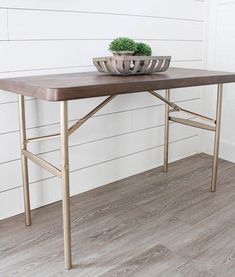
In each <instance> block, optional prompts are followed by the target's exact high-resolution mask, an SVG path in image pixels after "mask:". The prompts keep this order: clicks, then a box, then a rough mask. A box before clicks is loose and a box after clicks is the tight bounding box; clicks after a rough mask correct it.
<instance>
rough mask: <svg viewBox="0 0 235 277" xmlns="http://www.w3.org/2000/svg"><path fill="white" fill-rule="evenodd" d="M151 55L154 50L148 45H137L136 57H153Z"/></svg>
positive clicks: (138, 43) (140, 43) (139, 43)
mask: <svg viewBox="0 0 235 277" xmlns="http://www.w3.org/2000/svg"><path fill="white" fill-rule="evenodd" d="M151 54H152V49H151V47H150V46H149V45H148V44H146V43H143V42H137V43H136V51H135V55H136V56H151Z"/></svg>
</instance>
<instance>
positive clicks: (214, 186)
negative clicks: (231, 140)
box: [211, 84, 223, 192]
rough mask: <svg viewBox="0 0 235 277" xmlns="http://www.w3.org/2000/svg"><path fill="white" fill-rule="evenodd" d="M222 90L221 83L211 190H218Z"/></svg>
mask: <svg viewBox="0 0 235 277" xmlns="http://www.w3.org/2000/svg"><path fill="white" fill-rule="evenodd" d="M222 92H223V85H222V84H219V85H218V89H217V105H216V127H215V141H214V158H213V169H212V181H211V191H212V192H215V191H216V179H217V171H218V159H219V143H220V126H221V110H222Z"/></svg>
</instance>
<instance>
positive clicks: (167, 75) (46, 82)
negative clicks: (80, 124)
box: [0, 68, 235, 101]
mask: <svg viewBox="0 0 235 277" xmlns="http://www.w3.org/2000/svg"><path fill="white" fill-rule="evenodd" d="M232 82H235V73H230V72H218V71H209V70H199V69H183V68H169V69H168V70H167V71H166V72H163V73H156V74H152V75H136V76H110V75H108V74H103V73H99V72H83V73H68V74H57V75H44V76H34V77H20V78H8V79H0V89H2V90H6V91H11V92H15V93H18V94H22V95H25V96H33V97H35V98H39V99H44V100H48V101H64V100H72V99H80V98H89V97H97V96H105V95H116V94H124V93H134V92H141V91H147V90H159V89H169V88H180V87H191V86H203V85H212V84H220V83H232Z"/></svg>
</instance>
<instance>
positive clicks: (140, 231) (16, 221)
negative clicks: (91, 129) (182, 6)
mask: <svg viewBox="0 0 235 277" xmlns="http://www.w3.org/2000/svg"><path fill="white" fill-rule="evenodd" d="M211 163H212V160H211V157H209V156H207V155H204V154H199V155H194V156H191V157H189V158H186V159H183V160H180V161H177V162H175V163H172V164H171V165H170V166H169V173H167V174H165V173H163V172H162V169H161V168H156V169H153V170H150V171H147V172H144V173H141V174H138V175H135V176H133V177H129V178H127V179H124V180H121V181H118V182H115V183H112V184H109V185H106V186H103V187H100V188H98V189H94V190H92V191H89V192H86V193H83V194H80V195H78V196H75V197H72V199H71V202H72V203H71V211H72V242H73V264H74V267H73V269H72V270H71V271H65V270H64V263H63V232H62V216H61V203H60V202H58V203H55V204H52V205H48V206H46V207H43V208H40V209H37V210H34V211H33V212H32V215H33V225H32V226H31V227H25V226H24V223H23V215H19V216H16V217H13V218H10V219H7V220H4V221H2V222H1V223H0V276H1V277H6V276H19V277H28V276H30V277H31V276H32V277H36V276H42V277H47V276H48V277H50V276H68V277H70V276H78V277H80V276H81V277H83V276H86V277H89V276H92V277H96V276H103V277H109V276H110V277H111V276H123V277H125V276H135V277H139V276H141V277H142V276H143V277H145V276H150V277H151V276H154V277H157V276H161V277H164V276H172V277H178V276H186V277H194V276H197V277H202V276H219V277H223V276H225V277H230V276H231V277H234V276H235V165H234V164H232V163H229V162H226V161H223V160H220V163H219V174H218V190H217V192H216V193H211V192H210V191H209V186H210V177H211ZM78 183H79V182H78ZM78 185H79V184H78Z"/></svg>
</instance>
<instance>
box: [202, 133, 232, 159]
mask: <svg viewBox="0 0 235 277" xmlns="http://www.w3.org/2000/svg"><path fill="white" fill-rule="evenodd" d="M213 147H214V138H212V137H211V138H209V143H208V150H206V151H205V153H206V154H209V155H213ZM219 157H220V158H221V159H224V160H226V161H229V162H232V163H235V143H233V142H231V141H227V140H223V139H222V140H221V141H220V151H219Z"/></svg>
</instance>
